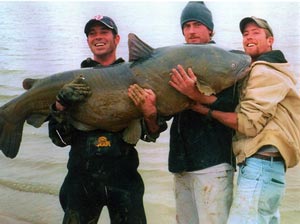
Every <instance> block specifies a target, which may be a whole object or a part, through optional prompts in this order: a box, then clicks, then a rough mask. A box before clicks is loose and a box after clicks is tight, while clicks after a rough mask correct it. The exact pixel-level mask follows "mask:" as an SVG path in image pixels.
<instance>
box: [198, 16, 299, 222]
mask: <svg viewBox="0 0 300 224" xmlns="http://www.w3.org/2000/svg"><path fill="white" fill-rule="evenodd" d="M240 30H241V33H242V36H243V47H244V50H245V52H246V53H247V54H248V55H250V56H251V58H252V65H251V68H252V69H251V72H250V74H249V76H247V79H245V80H244V82H243V88H242V90H241V96H240V102H239V105H238V107H237V108H236V110H235V112H223V111H220V110H213V111H211V112H210V115H211V116H212V117H213V118H215V119H217V120H219V121H220V122H222V123H224V124H225V125H227V126H229V127H232V128H234V129H235V130H236V135H235V137H234V139H233V151H234V154H235V155H236V158H237V162H238V164H239V176H238V182H237V188H236V193H235V197H234V200H233V203H232V207H231V209H230V215H229V218H228V222H227V223H228V224H236V223H274V224H275V223H280V214H279V206H280V204H281V202H282V199H283V195H284V191H285V171H286V168H290V167H294V166H296V165H297V164H298V163H299V158H300V116H299V114H300V96H299V93H298V90H297V88H296V80H297V79H296V76H295V74H293V72H292V69H291V66H290V64H289V63H288V62H287V60H286V59H285V57H284V55H283V53H282V52H281V51H280V50H273V49H272V48H273V42H274V36H273V31H272V29H271V27H270V26H269V24H268V22H267V21H266V20H264V19H261V18H257V17H253V16H252V17H246V18H244V19H242V20H241V22H240ZM196 107H197V108H195V110H197V111H198V112H199V113H202V114H207V113H209V109H208V108H206V107H203V106H201V105H197V106H196Z"/></svg>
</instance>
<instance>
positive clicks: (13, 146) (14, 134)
mask: <svg viewBox="0 0 300 224" xmlns="http://www.w3.org/2000/svg"><path fill="white" fill-rule="evenodd" d="M24 122H25V121H23V122H19V123H17V124H14V123H11V122H9V121H7V120H6V119H5V116H2V114H1V111H0V150H2V152H3V154H4V155H5V156H6V157H9V158H15V157H16V155H17V154H18V152H19V147H20V144H21V140H22V132H23V126H24Z"/></svg>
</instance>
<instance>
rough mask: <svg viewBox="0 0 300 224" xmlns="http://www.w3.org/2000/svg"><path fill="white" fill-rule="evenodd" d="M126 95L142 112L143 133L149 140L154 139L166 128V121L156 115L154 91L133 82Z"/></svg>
mask: <svg viewBox="0 0 300 224" xmlns="http://www.w3.org/2000/svg"><path fill="white" fill-rule="evenodd" d="M128 96H129V97H130V98H131V99H132V101H133V102H134V104H135V106H136V107H137V108H138V109H139V110H140V111H141V112H142V114H143V117H144V119H143V121H142V126H143V129H144V130H143V132H144V133H143V134H145V135H146V136H147V137H148V138H149V140H150V141H155V139H156V138H158V136H159V133H160V132H162V131H164V130H165V129H166V128H167V127H166V126H167V124H166V122H163V121H161V120H160V119H159V117H158V114H157V108H156V95H155V93H154V92H153V91H152V90H151V89H143V88H141V87H140V86H139V85H137V84H134V85H131V86H130V87H129V88H128Z"/></svg>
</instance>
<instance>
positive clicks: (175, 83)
mask: <svg viewBox="0 0 300 224" xmlns="http://www.w3.org/2000/svg"><path fill="white" fill-rule="evenodd" d="M180 23H181V28H182V33H183V36H184V38H185V42H186V43H187V44H208V43H214V42H213V41H212V36H213V30H214V23H213V18H212V14H211V12H210V10H209V9H208V8H207V7H206V5H205V4H204V3H203V2H189V3H188V4H187V5H186V7H185V8H184V9H183V11H182V14H181V18H180ZM179 63H180V62H179ZM195 83H196V76H195V75H194V74H193V71H192V70H191V69H190V68H189V69H188V70H187V72H186V71H185V70H184V68H183V67H182V66H180V65H179V66H178V67H177V68H174V69H172V76H171V79H170V85H171V86H172V87H174V88H175V89H176V90H178V91H179V92H181V93H182V94H184V95H186V96H187V97H189V98H190V99H191V100H193V101H194V102H195V105H196V104H198V103H200V104H205V105H209V107H210V108H211V110H215V109H217V108H218V110H226V111H234V109H235V107H236V105H237V103H238V99H237V96H238V94H237V93H235V89H234V87H230V88H228V89H226V90H224V91H222V92H221V93H219V94H217V95H212V96H205V95H204V94H202V93H200V92H199V91H198V89H197V87H196V85H195ZM140 89H141V88H140ZM140 89H136V88H135V87H134V86H132V87H130V88H129V92H128V95H129V97H131V95H132V92H134V94H135V95H139V94H141V95H142V96H141V97H140V99H145V100H144V101H145V102H135V101H134V103H135V105H137V107H139V108H140V109H141V111H143V107H142V105H147V109H148V110H149V107H150V106H151V103H149V100H147V99H149V98H152V99H155V98H154V97H153V96H152V95H153V94H154V93H153V94H152V95H151V94H150V91H144V93H143V94H142V93H141V92H139V91H141V90H140ZM147 94H148V95H147ZM143 96H144V97H143ZM154 96H155V95H154ZM132 99H133V98H132ZM146 101H147V102H148V104H147V102H146ZM145 107H146V106H145ZM153 107H154V109H152V111H156V110H155V109H156V108H155V101H153ZM153 117H155V118H157V114H154V115H153ZM155 121H156V123H155V122H154V123H153V122H152V123H151V122H149V121H146V122H147V128H148V132H149V133H150V134H153V133H155V130H159V126H158V123H161V119H160V118H158V119H155ZM158 121H159V122H158ZM232 136H233V129H231V128H229V127H227V126H225V125H223V124H221V123H220V122H218V121H217V120H215V119H212V118H211V116H210V114H208V115H202V114H200V113H198V112H197V111H196V110H193V108H191V109H190V110H185V111H183V112H181V113H179V114H176V115H175V116H174V117H173V121H172V125H171V129H170V151H169V164H168V165H169V171H170V172H172V173H173V174H174V190H175V196H176V197H175V200H176V219H177V223H178V224H187V223H189V224H207V223H210V224H223V223H226V220H227V218H228V214H229V210H230V206H231V203H232V196H233V176H234V168H235V162H234V161H235V157H234V156H233V153H232V151H231V144H232Z"/></svg>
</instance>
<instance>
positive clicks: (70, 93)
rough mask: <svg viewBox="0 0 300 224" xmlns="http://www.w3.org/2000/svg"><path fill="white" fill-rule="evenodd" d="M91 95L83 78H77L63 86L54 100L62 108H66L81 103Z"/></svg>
mask: <svg viewBox="0 0 300 224" xmlns="http://www.w3.org/2000/svg"><path fill="white" fill-rule="evenodd" d="M91 93H92V92H91V90H90V87H89V86H88V85H87V84H86V83H85V82H84V77H83V76H78V77H77V78H75V79H74V80H73V81H72V82H70V83H68V84H66V85H64V86H63V88H62V89H61V90H60V91H59V92H58V94H57V97H56V98H57V100H58V102H59V103H60V104H61V105H62V106H63V107H68V106H72V105H73V104H74V103H77V102H80V101H83V100H84V99H85V98H86V97H88V96H89V95H91Z"/></svg>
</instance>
